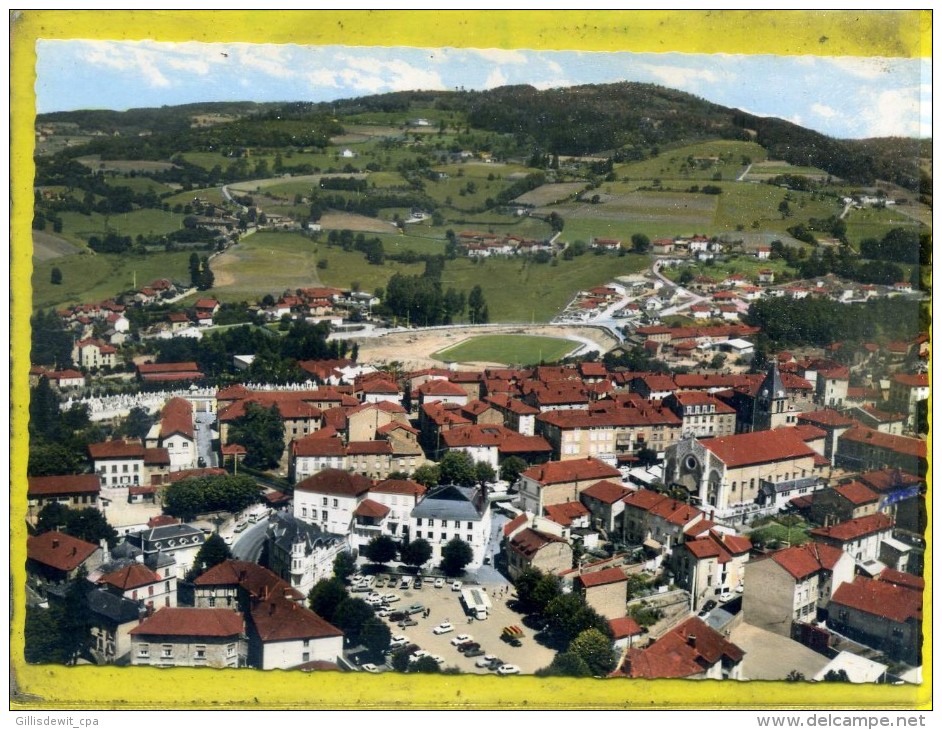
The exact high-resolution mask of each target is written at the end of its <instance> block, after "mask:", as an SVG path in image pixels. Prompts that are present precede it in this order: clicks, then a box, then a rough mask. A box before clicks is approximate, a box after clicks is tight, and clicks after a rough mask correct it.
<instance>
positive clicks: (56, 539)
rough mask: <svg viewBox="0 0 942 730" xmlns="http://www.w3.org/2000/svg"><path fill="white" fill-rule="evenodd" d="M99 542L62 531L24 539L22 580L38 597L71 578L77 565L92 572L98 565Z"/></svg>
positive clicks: (77, 569)
mask: <svg viewBox="0 0 942 730" xmlns="http://www.w3.org/2000/svg"><path fill="white" fill-rule="evenodd" d="M102 559H103V550H102V548H101V546H100V545H95V544H94V543H90V542H85V541H84V540H79V539H78V538H77V537H72V536H71V535H66V534H65V533H64V532H57V531H55V530H54V531H52V532H44V533H42V534H41V535H30V536H29V537H27V538H26V580H27V583H28V584H29V586H30V588H31V589H32V590H34V591H36V593H38V594H39V595H40V596H41V597H43V598H45V596H46V594H47V593H48V592H49V591H50V590H52V591H55V590H56V589H58V588H59V587H61V586H62V585H63V584H64V583H66V582H68V581H70V580H74V579H75V577H76V576H77V575H78V573H79V569H80V568H84V569H85V570H86V571H87V572H89V573H90V572H92V571H93V570H95V569H96V568H98V566H100V565H101V563H102Z"/></svg>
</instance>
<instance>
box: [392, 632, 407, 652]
mask: <svg viewBox="0 0 942 730" xmlns="http://www.w3.org/2000/svg"><path fill="white" fill-rule="evenodd" d="M408 643H409V637H408V636H406V635H405V634H398V635H396V636H394V637H392V639H390V641H389V648H390V649H401V648H402V647H404V646H406V645H407V644H408Z"/></svg>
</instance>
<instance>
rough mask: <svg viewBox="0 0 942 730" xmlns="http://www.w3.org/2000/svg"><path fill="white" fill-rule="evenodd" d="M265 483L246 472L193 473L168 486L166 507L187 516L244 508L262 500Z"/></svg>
mask: <svg viewBox="0 0 942 730" xmlns="http://www.w3.org/2000/svg"><path fill="white" fill-rule="evenodd" d="M260 494H261V487H260V486H259V485H258V484H257V483H256V481H255V480H254V479H253V478H252V477H248V476H245V475H241V474H239V475H230V474H226V475H218V476H206V477H190V478H189V479H181V480H180V481H178V482H174V483H173V484H170V485H168V486H167V488H166V489H165V490H164V510H165V511H166V512H167V514H171V515H173V516H174V517H179V518H181V519H183V520H192V519H194V518H195V517H196V516H197V515H201V514H207V513H209V512H240V511H242V510H244V509H245V508H246V507H248V506H249V505H252V504H255V503H256V502H258V500H259V496H260Z"/></svg>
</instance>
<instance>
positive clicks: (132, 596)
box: [131, 590, 137, 601]
mask: <svg viewBox="0 0 942 730" xmlns="http://www.w3.org/2000/svg"><path fill="white" fill-rule="evenodd" d="M131 600H132V601H136V600H137V591H136V590H135V591H131Z"/></svg>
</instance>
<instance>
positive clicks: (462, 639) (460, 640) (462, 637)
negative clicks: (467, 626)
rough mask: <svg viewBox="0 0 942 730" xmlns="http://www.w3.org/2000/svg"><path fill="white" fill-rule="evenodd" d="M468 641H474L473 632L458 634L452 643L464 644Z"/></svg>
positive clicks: (453, 644) (454, 644)
mask: <svg viewBox="0 0 942 730" xmlns="http://www.w3.org/2000/svg"><path fill="white" fill-rule="evenodd" d="M466 641H474V637H473V636H471V634H458V635H457V636H456V637H455V638H454V639H452V640H451V645H452V646H458V644H463V643H464V642H466Z"/></svg>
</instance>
